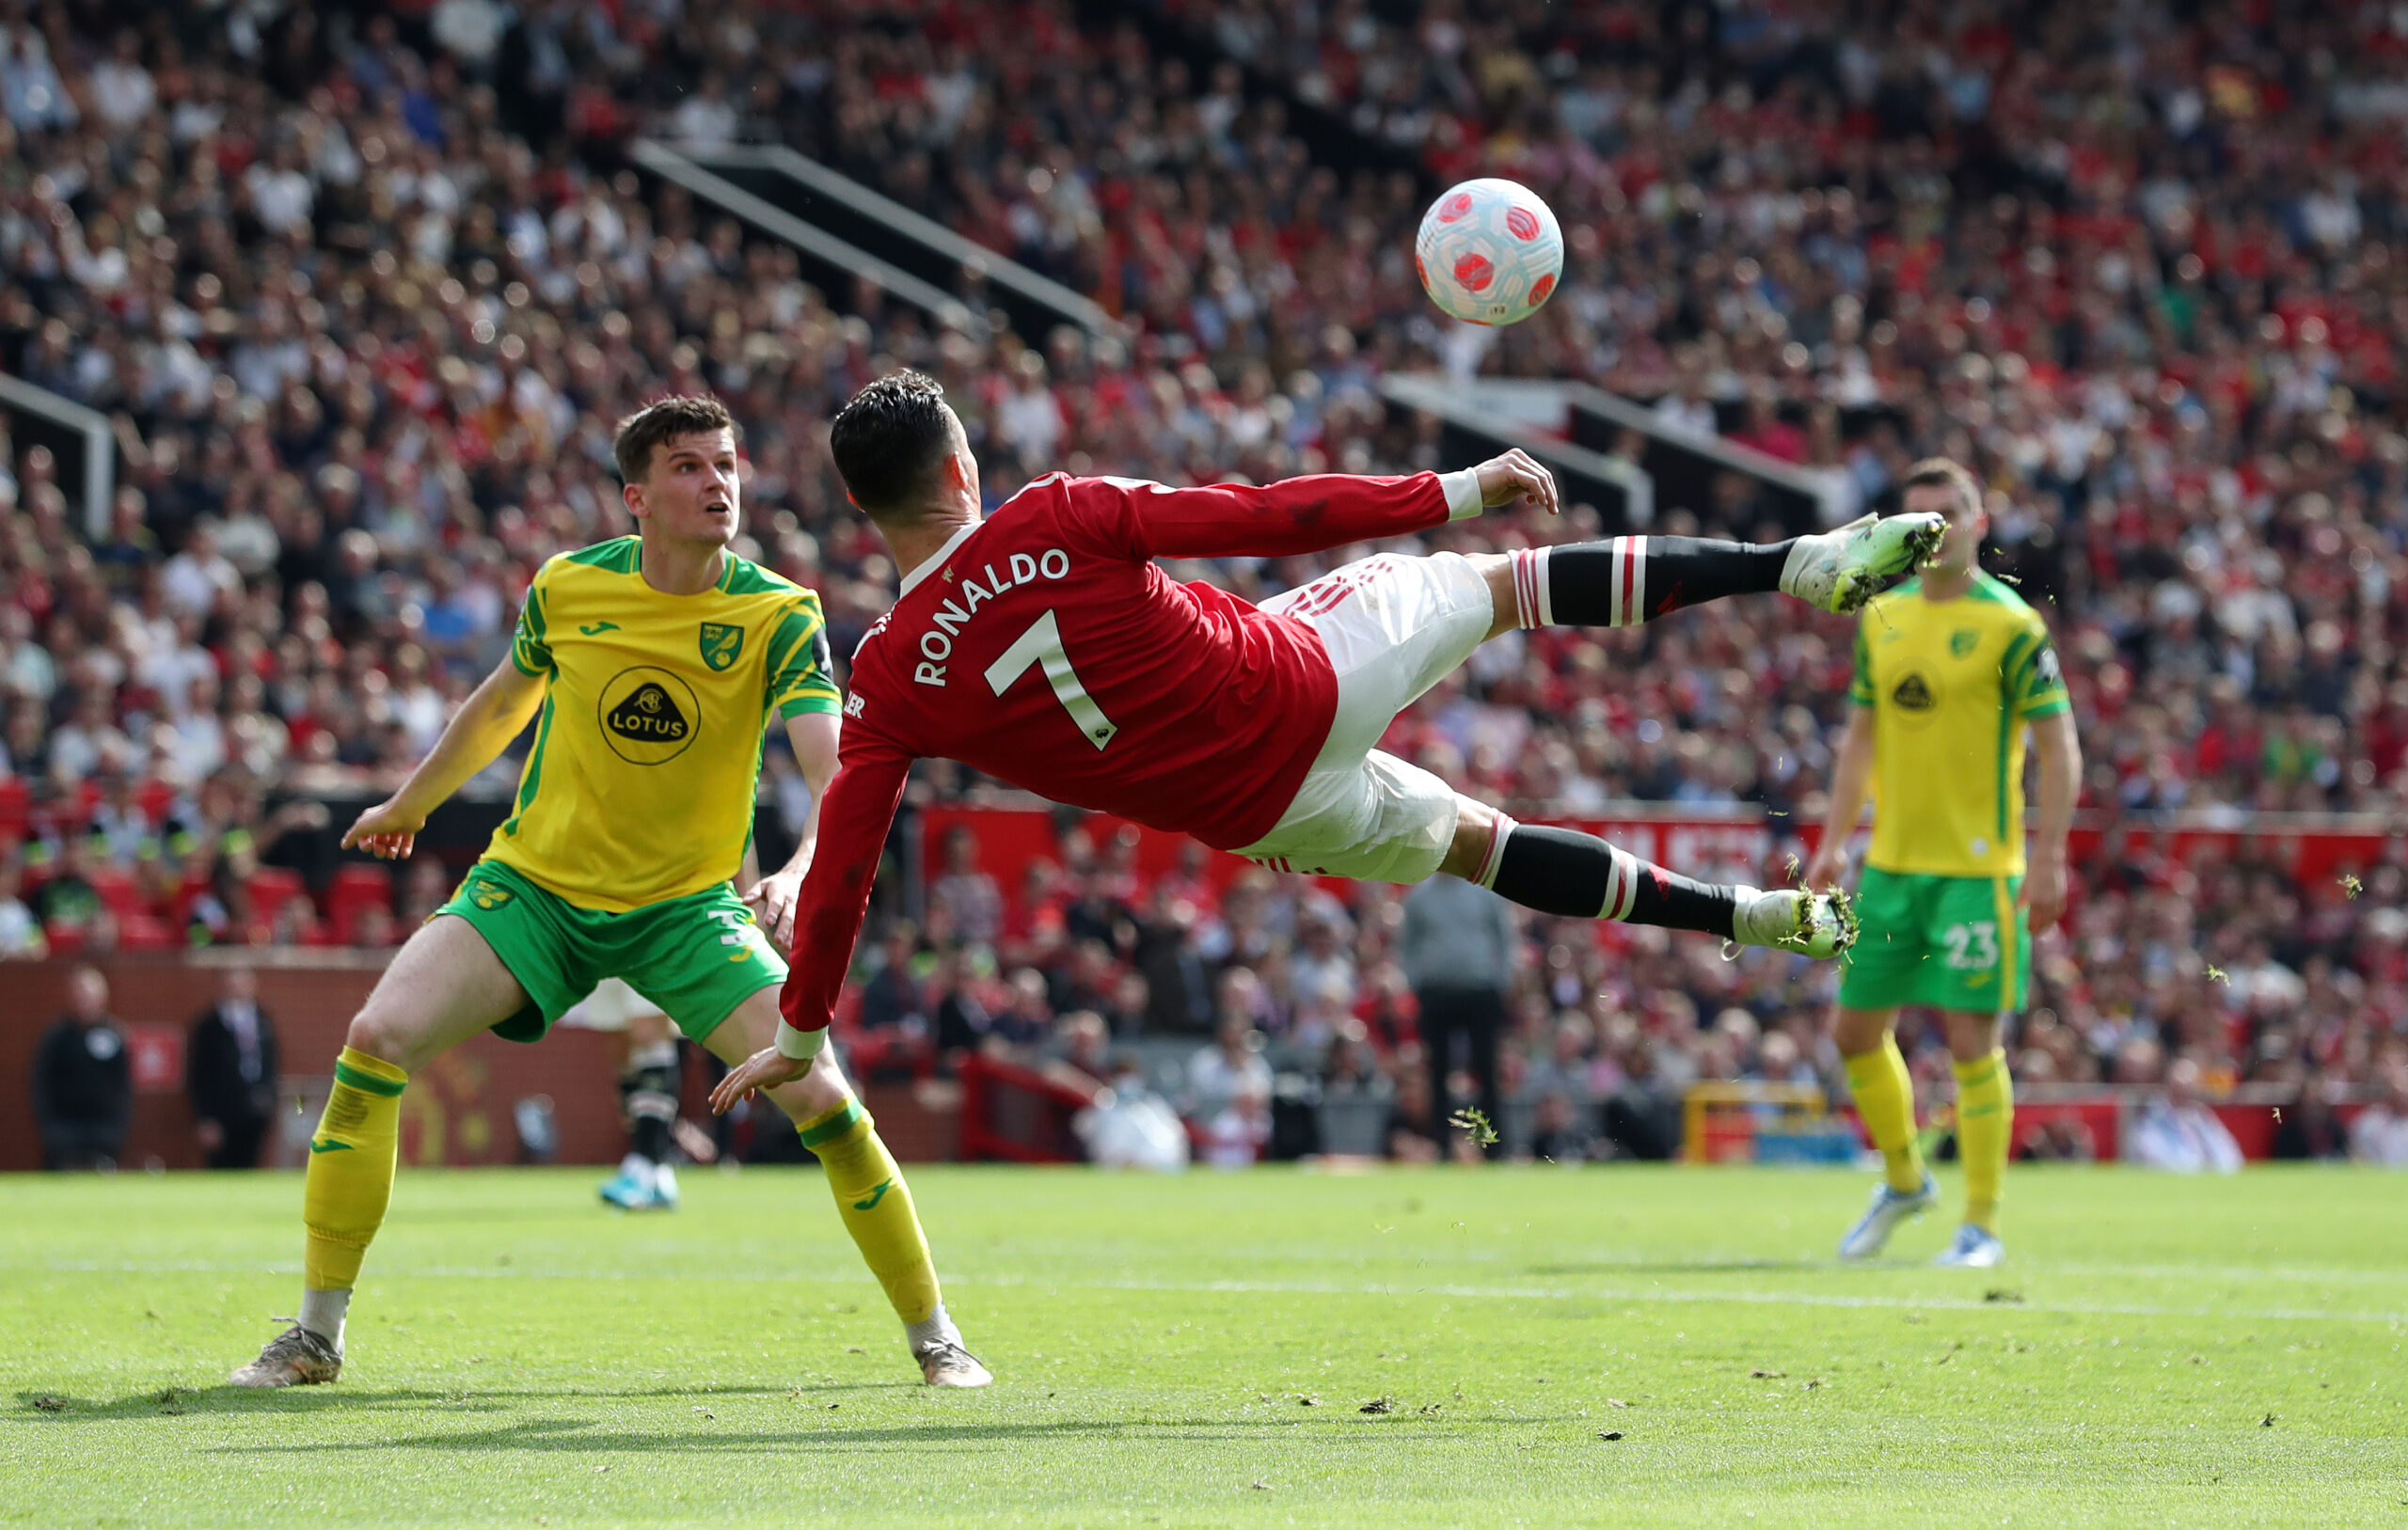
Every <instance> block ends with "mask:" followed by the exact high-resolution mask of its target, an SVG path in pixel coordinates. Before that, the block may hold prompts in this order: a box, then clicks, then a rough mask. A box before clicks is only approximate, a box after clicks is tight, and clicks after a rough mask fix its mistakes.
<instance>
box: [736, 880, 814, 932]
mask: <svg viewBox="0 0 2408 1530" xmlns="http://www.w3.org/2000/svg"><path fill="white" fill-rule="evenodd" d="M802 873H803V868H802V867H800V866H788V867H787V868H785V869H784V871H776V872H771V873H770V874H769V875H767V876H764V877H762V878H761V879H760V880H759V881H757V882H755V883H753V886H752V888H751V890H750V891H747V892H746V893H745V894H744V906H745V907H748V908H750V909H752V910H753V918H754V919H756V920H758V921H759V922H760V924H761V928H762V929H763V930H765V931H767V932H768V937H769V939H770V940H771V942H772V943H774V944H775V945H776V946H777V948H778V949H779V950H780V951H785V950H788V949H790V948H792V946H793V945H794V904H795V899H796V897H797V896H798V895H799V894H800V892H801V891H802Z"/></svg>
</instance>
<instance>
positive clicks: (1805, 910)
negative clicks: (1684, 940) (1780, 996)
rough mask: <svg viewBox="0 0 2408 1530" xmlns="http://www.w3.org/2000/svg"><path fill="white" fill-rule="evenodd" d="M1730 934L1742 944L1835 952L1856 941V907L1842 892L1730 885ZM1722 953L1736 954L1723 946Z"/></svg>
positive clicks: (1805, 953) (1827, 954) (1808, 953)
mask: <svg viewBox="0 0 2408 1530" xmlns="http://www.w3.org/2000/svg"><path fill="white" fill-rule="evenodd" d="M1732 891H1734V892H1735V894H1736V895H1737V899H1738V903H1737V907H1735V908H1734V909H1733V910H1732V915H1731V939H1733V940H1734V941H1735V942H1736V943H1737V944H1739V945H1743V946H1771V947H1773V948H1774V949H1776V950H1779V951H1788V952H1794V953H1796V954H1798V955H1800V956H1814V957H1816V958H1825V957H1830V956H1836V955H1838V954H1840V953H1841V952H1843V951H1846V949H1847V948H1848V947H1850V946H1852V945H1854V944H1856V909H1855V907H1854V906H1853V905H1852V903H1851V902H1850V900H1849V898H1848V895H1847V894H1846V893H1845V892H1839V891H1831V892H1809V891H1805V890H1804V889H1803V888H1782V889H1780V890H1779V891H1772V892H1763V891H1757V890H1756V889H1755V888H1751V887H1742V888H1734V889H1733V890H1732ZM1725 954H1735V953H1731V952H1728V951H1727V950H1726V952H1725Z"/></svg>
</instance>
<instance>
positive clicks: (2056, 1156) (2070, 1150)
mask: <svg viewBox="0 0 2408 1530" xmlns="http://www.w3.org/2000/svg"><path fill="white" fill-rule="evenodd" d="M2098 1157H2099V1142H2098V1139H2097V1138H2095V1137H2093V1136H2092V1135H2091V1132H2090V1128H2089V1127H2088V1126H2086V1125H2084V1124H2083V1121H2082V1120H2081V1118H2080V1117H2078V1116H2059V1117H2057V1118H2055V1119H2053V1120H2048V1121H2043V1122H2041V1123H2040V1124H2039V1125H2038V1126H2036V1127H2034V1128H2032V1131H2031V1134H2030V1135H2029V1136H2027V1137H2025V1138H2024V1140H2023V1158H2024V1159H2025V1160H2026V1161H2027V1162H2033V1163H2090V1162H2094V1161H2096V1160H2097V1159H2098Z"/></svg>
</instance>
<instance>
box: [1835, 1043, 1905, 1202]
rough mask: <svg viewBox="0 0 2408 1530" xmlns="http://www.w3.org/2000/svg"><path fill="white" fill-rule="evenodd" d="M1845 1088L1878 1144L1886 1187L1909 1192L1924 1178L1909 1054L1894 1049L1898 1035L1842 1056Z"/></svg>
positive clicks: (1896, 1045)
mask: <svg viewBox="0 0 2408 1530" xmlns="http://www.w3.org/2000/svg"><path fill="white" fill-rule="evenodd" d="M1840 1061H1841V1062H1843V1063H1845V1064H1846V1065H1847V1088H1848V1093H1849V1094H1851V1095H1853V1096H1856V1113H1857V1114H1858V1115H1859V1116H1861V1117H1862V1118H1863V1121H1864V1130H1865V1134H1866V1135H1867V1136H1869V1137H1871V1138H1872V1139H1873V1145H1874V1146H1876V1147H1877V1148H1879V1149H1880V1150H1881V1168H1882V1172H1883V1173H1884V1174H1885V1175H1888V1176H1889V1180H1890V1188H1891V1189H1892V1190H1894V1191H1898V1192H1899V1193H1900V1194H1902V1195H1903V1194H1908V1193H1910V1192H1912V1191H1915V1190H1916V1189H1918V1188H1919V1187H1921V1185H1922V1184H1923V1174H1924V1170H1923V1150H1922V1149H1921V1148H1919V1147H1917V1146H1916V1145H1915V1084H1914V1080H1913V1078H1912V1077H1911V1076H1909V1074H1908V1072H1907V1060H1906V1058H1904V1057H1903V1056H1901V1055H1899V1052H1898V1038H1897V1037H1896V1036H1894V1035H1884V1036H1883V1037H1882V1038H1881V1045H1880V1046H1878V1047H1877V1048H1875V1049H1873V1050H1871V1051H1869V1052H1859V1053H1857V1054H1856V1055H1855V1056H1854V1057H1844V1058H1842V1059H1840Z"/></svg>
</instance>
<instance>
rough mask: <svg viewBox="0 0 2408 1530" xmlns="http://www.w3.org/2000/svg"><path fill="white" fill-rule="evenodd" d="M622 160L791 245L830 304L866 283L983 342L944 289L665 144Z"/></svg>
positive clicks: (641, 143) (975, 322)
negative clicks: (819, 280) (821, 281)
mask: <svg viewBox="0 0 2408 1530" xmlns="http://www.w3.org/2000/svg"><path fill="white" fill-rule="evenodd" d="M627 158H628V159H629V160H631V161H633V162H634V163H635V164H636V165H637V166H641V167H642V168H643V169H644V170H646V171H649V172H650V173H651V174H653V175H656V176H658V177H659V178H661V179H662V180H664V181H670V182H672V183H673V184H675V185H678V186H682V187H684V188H685V189H686V190H687V191H688V192H690V193H691V194H693V196H694V197H696V198H697V199H699V200H701V201H705V202H708V203H710V204H711V205H713V206H715V207H717V208H719V209H720V210H721V212H723V213H728V214H729V215H730V216H732V217H735V218H737V219H738V220H740V221H741V222H744V223H746V224H749V225H751V226H752V227H753V229H757V230H758V231H759V232H761V233H763V234H766V235H768V237H770V238H772V239H776V240H780V241H783V242H784V243H785V244H791V245H793V246H794V249H795V252H796V253H797V254H798V255H800V257H801V258H802V260H803V261H804V262H805V263H806V264H808V265H811V266H814V267H816V268H817V269H818V270H819V272H820V273H821V274H822V275H824V276H829V277H831V278H832V280H831V281H830V282H829V283H828V285H827V288H826V290H827V292H829V294H830V296H831V300H832V301H842V300H843V298H844V296H845V294H847V293H848V292H850V291H851V290H852V286H853V284H854V283H855V282H857V281H863V280H867V281H871V282H874V283H876V284H877V285H878V286H879V287H880V288H882V289H884V290H885V291H886V292H888V293H889V294H891V295H892V296H895V297H896V298H899V299H901V300H902V301H903V302H906V303H909V304H911V306H912V307H913V308H918V309H920V310H921V311H923V312H925V313H926V314H927V315H928V317H929V318H931V319H933V320H934V321H936V322H937V323H939V324H942V325H943V326H944V327H946V328H948V329H958V330H959V331H961V332H962V333H963V334H966V335H969V336H970V337H972V338H973V339H980V340H984V339H987V337H988V333H989V331H988V326H987V320H986V316H985V315H983V314H980V313H976V312H974V311H972V309H971V308H970V306H969V305H968V304H966V303H964V302H962V301H961V299H959V298H958V297H956V296H955V295H953V294H952V293H951V292H946V291H945V290H944V289H943V288H942V287H939V286H937V285H936V284H935V283H933V282H929V281H925V280H923V279H921V278H920V277H918V276H913V275H912V274H911V272H909V271H906V270H904V269H903V268H902V267H901V266H898V265H895V263H893V262H892V261H889V260H881V259H879V257H878V256H876V255H873V254H871V253H870V252H869V251H867V250H865V249H863V248H862V247H861V246H860V245H858V244H852V243H850V242H849V241H847V240H844V239H840V238H838V237H837V236H836V235H834V234H832V233H830V232H829V231H828V230H827V229H822V228H819V227H817V226H816V225H815V224H813V223H811V222H810V221H808V220H807V219H804V218H801V217H799V216H797V215H796V214H795V213H791V212H789V211H787V210H786V209H785V208H783V207H779V206H777V205H776V204H774V203H772V202H770V201H769V200H768V199H767V198H765V197H760V196H757V195H755V194H754V193H753V192H750V191H747V190H746V189H744V188H743V187H742V186H739V185H737V183H736V182H734V181H730V180H728V179H727V178H726V177H724V176H721V175H720V174H718V173H717V172H716V171H714V170H711V169H708V168H705V166H701V165H699V164H697V163H695V162H694V161H693V160H691V159H689V158H688V157H687V156H686V155H684V154H683V153H680V152H679V151H678V150H674V149H673V148H671V147H669V146H668V145H666V144H663V143H659V142H657V141H656V140H653V139H650V138H639V139H637V140H636V141H635V143H634V144H632V145H630V146H629V147H628V150H627Z"/></svg>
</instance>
